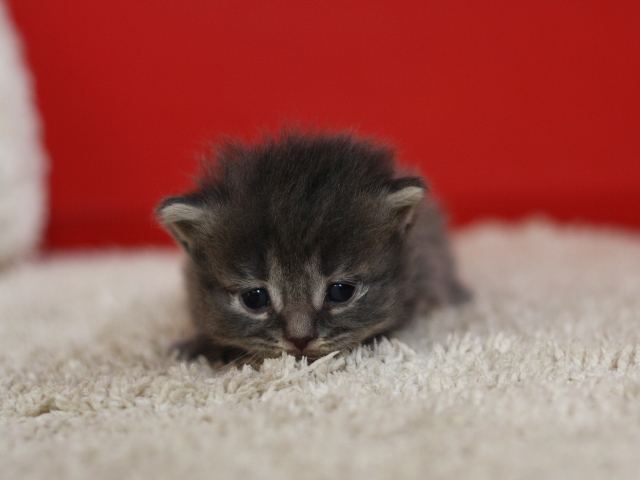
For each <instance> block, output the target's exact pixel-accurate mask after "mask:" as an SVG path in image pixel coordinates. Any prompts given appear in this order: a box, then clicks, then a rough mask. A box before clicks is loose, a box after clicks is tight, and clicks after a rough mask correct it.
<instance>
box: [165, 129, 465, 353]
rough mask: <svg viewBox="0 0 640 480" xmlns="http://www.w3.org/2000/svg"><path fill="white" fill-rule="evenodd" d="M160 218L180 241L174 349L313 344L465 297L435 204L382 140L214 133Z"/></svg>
mask: <svg viewBox="0 0 640 480" xmlns="http://www.w3.org/2000/svg"><path fill="white" fill-rule="evenodd" d="M198 183H199V188H198V189H197V190H196V191H194V192H192V193H188V194H186V195H182V196H177V197H170V198H167V199H165V200H164V201H163V202H162V203H161V205H160V206H159V207H158V210H157V212H158V215H159V217H160V221H161V223H162V224H163V225H164V226H165V227H166V228H167V229H168V230H169V232H170V233H171V234H172V235H173V237H174V238H175V239H176V240H177V241H178V243H180V245H182V247H183V248H184V250H185V251H186V252H187V254H188V258H187V261H186V267H185V273H186V282H187V290H188V301H189V307H190V311H191V316H192V319H193V322H194V323H195V326H196V327H197V330H198V334H197V335H196V336H195V337H194V338H192V339H190V340H188V341H186V342H184V343H182V344H180V346H179V348H180V349H181V351H182V354H183V356H186V357H193V356H196V355H199V354H209V356H211V352H217V354H223V353H225V352H233V353H232V355H233V354H238V352H247V353H248V354H251V355H252V357H253V358H258V359H261V358H265V357H274V356H279V355H280V354H281V353H282V352H287V353H289V354H292V355H295V356H297V357H301V356H306V357H308V358H310V359H313V358H318V357H321V356H323V355H326V354H328V353H330V352H333V351H335V350H342V349H348V348H352V347H355V346H357V345H358V344H360V343H361V342H363V341H366V340H368V339H371V338H373V337H375V336H376V335H379V334H382V333H385V332H388V331H390V330H392V329H394V328H396V327H398V326H400V325H402V324H404V323H405V322H407V321H408V320H410V319H411V318H412V317H414V316H415V315H416V314H418V313H423V312H426V311H428V310H430V309H431V308H433V307H436V306H439V305H446V304H451V303H458V302H461V301H463V300H465V299H467V298H468V293H467V291H466V290H465V289H464V288H463V287H462V286H461V284H460V283H459V282H458V280H457V279H456V276H455V272H454V265H453V260H452V256H451V251H450V248H449V242H448V239H447V235H446V232H445V229H444V222H443V219H442V215H441V213H440V211H439V209H438V207H437V206H436V204H435V203H434V202H433V200H431V199H430V198H429V197H425V192H426V186H425V183H424V181H423V180H422V179H421V178H419V177H416V176H403V175H402V174H401V173H400V172H399V171H398V169H397V167H396V166H395V162H394V153H393V151H392V150H390V149H389V148H387V147H385V146H382V145H379V144H377V143H374V142H372V141H370V140H363V139H358V138H355V137H354V136H352V135H350V134H346V133H344V134H320V133H316V134H309V133H300V132H284V133H282V134H281V135H280V136H279V137H278V138H267V139H266V140H265V141H264V142H263V143H260V144H256V145H244V144H242V143H238V142H227V143H226V144H224V145H222V146H221V147H219V148H218V149H217V151H216V153H215V159H214V161H212V162H210V164H208V165H207V173H206V174H205V175H204V176H203V177H202V178H201V179H200V180H199V182H198Z"/></svg>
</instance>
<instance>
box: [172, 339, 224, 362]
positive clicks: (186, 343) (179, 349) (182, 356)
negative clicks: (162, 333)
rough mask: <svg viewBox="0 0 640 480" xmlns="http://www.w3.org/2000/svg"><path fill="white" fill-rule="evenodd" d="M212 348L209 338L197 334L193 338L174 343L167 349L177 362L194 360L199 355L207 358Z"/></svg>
mask: <svg viewBox="0 0 640 480" xmlns="http://www.w3.org/2000/svg"><path fill="white" fill-rule="evenodd" d="M214 348H215V346H214V344H213V342H212V341H211V338H210V337H209V336H207V335H204V334H201V333H198V334H196V335H194V336H193V337H190V338H187V339H185V340H180V341H178V342H175V343H174V344H173V345H171V347H169V354H171V355H175V356H176V358H178V359H179V360H194V359H196V358H198V357H199V356H200V355H204V356H205V357H208V354H209V353H210V350H212V349H214Z"/></svg>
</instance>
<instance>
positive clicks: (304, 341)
mask: <svg viewBox="0 0 640 480" xmlns="http://www.w3.org/2000/svg"><path fill="white" fill-rule="evenodd" d="M314 338H316V337H286V339H287V340H289V341H290V342H291V343H293V344H294V345H295V346H296V348H297V349H298V350H300V351H301V352H302V351H304V349H305V348H307V345H309V342H310V341H311V340H313V339H314Z"/></svg>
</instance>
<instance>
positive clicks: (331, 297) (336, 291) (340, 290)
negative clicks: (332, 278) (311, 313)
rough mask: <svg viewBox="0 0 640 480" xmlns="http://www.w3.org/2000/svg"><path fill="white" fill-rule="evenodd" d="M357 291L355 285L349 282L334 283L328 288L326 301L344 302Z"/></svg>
mask: <svg viewBox="0 0 640 480" xmlns="http://www.w3.org/2000/svg"><path fill="white" fill-rule="evenodd" d="M355 291H356V287H355V285H349V284H348V283H332V284H331V285H329V288H328V289H327V296H326V297H325V302H328V303H344V302H347V301H349V300H350V299H351V297H353V294H354V293H355Z"/></svg>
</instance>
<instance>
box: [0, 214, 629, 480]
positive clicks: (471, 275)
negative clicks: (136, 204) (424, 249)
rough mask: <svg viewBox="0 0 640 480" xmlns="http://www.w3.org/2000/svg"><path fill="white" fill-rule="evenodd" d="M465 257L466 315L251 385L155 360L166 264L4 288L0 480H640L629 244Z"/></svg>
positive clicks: (5, 276) (5, 277)
mask: <svg viewBox="0 0 640 480" xmlns="http://www.w3.org/2000/svg"><path fill="white" fill-rule="evenodd" d="M456 247H457V251H458V253H459V263H460V267H461V271H462V275H463V277H464V279H465V280H466V282H467V283H468V284H469V285H470V286H471V287H472V288H473V290H474V291H475V294H476V298H475V301H474V303H473V304H471V305H469V306H468V307H465V308H463V309H458V310H456V309H447V310H441V311H438V312H436V313H435V314H433V315H431V317H430V318H426V319H422V320H421V321H420V322H417V323H416V324H415V325H413V326H412V327H410V328H408V329H406V330H405V331H404V332H402V333H399V334H398V335H397V336H396V337H395V338H393V339H391V340H389V341H384V342H382V343H381V344H379V345H378V346H377V347H376V348H375V349H373V351H372V350H369V349H363V348H361V349H359V350H357V351H355V352H353V353H351V354H348V355H342V354H340V355H336V356H329V357H325V358H324V359H321V360H319V361H317V362H315V363H313V364H312V365H307V364H306V363H304V362H296V361H295V360H294V359H293V358H292V357H282V358H278V359H273V360H268V361H266V362H265V363H264V364H263V366H262V367H261V368H260V369H259V370H254V369H252V368H250V367H244V368H242V369H240V370H238V369H235V368H232V369H226V370H225V369H222V370H220V369H212V368H210V367H209V366H208V365H206V364H204V363H195V364H191V365H189V364H184V363H180V362H178V361H176V360H175V359H172V358H169V357H167V356H166V355H165V350H166V348H167V346H168V345H169V344H170V343H171V342H172V341H173V340H175V339H176V338H178V337H179V336H180V335H181V334H183V333H184V331H185V326H186V324H187V321H186V315H185V311H184V304H183V294H182V290H181V278H180V269H179V256H177V254H175V253H172V252H167V251H144V252H143V251H138V252H120V253H117V252H112V253H100V254H90V255H89V254H85V255H82V254H70V255H65V256H56V257H53V258H50V259H45V260H41V261H38V262H36V263H30V264H23V265H21V266H17V267H15V268H13V269H11V270H8V271H5V272H2V273H1V274H0V402H1V403H0V478H3V479H10V478H16V479H17V478H42V479H45V478H46V479H52V478H72V479H76V478H77V479H87V478H91V479H103V478H104V479H106V478H137V479H152V478H153V479H157V478H189V479H199V478H216V479H221V478H251V479H263V478H264V479H272V478H273V479H300V478H304V479H315V478H317V479H321V478H322V479H327V478H331V479H334V478H363V479H367V480H373V479H391V478H396V479H399V478H407V479H409V478H453V479H459V478H487V479H512V478H531V479H541V478H545V479H550V478H557V479H567V478H580V479H601V478H608V479H611V478H638V475H640V473H639V472H640V236H637V235H633V234H625V233H620V232H615V231H605V230H596V229H589V228H577V227H571V228H567V227H563V228H559V227H555V226H552V225H548V224H546V223H544V222H533V223H528V224H525V225H521V226H518V227H505V226H500V225H488V224H485V225H483V226H478V227H474V228H470V229H467V230H465V231H463V232H461V233H460V234H458V236H457V238H456Z"/></svg>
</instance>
